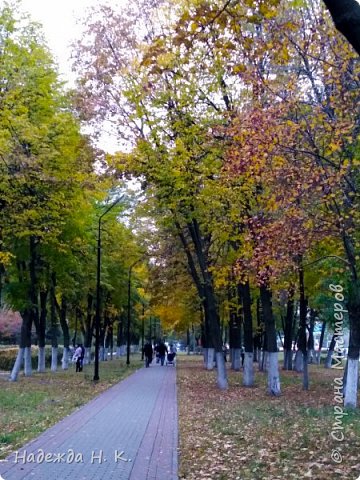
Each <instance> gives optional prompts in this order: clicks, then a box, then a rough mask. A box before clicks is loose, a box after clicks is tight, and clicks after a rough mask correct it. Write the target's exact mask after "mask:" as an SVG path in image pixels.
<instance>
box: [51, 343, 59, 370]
mask: <svg viewBox="0 0 360 480" xmlns="http://www.w3.org/2000/svg"><path fill="white" fill-rule="evenodd" d="M57 359H58V349H57V347H51V371H52V372H56V371H57V367H58V361H57Z"/></svg>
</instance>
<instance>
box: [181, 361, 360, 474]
mask: <svg viewBox="0 0 360 480" xmlns="http://www.w3.org/2000/svg"><path fill="white" fill-rule="evenodd" d="M228 374H229V385H230V386H229V389H228V390H227V391H225V392H224V391H220V390H218V389H217V387H216V379H215V372H207V371H205V370H204V369H203V366H202V359H201V357H198V356H194V357H180V356H179V362H178V402H179V430H180V472H179V478H180V479H182V480H185V479H186V480H195V479H197V480H198V479H199V480H205V479H211V480H257V479H259V480H260V479H261V480H277V479H279V480H280V479H284V478H287V479H300V478H301V479H302V478H313V479H315V480H323V479H324V480H325V479H327V478H339V479H343V480H355V479H357V478H358V476H359V475H360V458H359V451H360V412H359V410H358V409H357V410H355V411H354V410H349V411H347V412H346V414H347V415H345V416H344V417H342V419H341V427H343V432H344V440H343V441H341V442H339V441H335V440H333V439H332V438H331V432H332V431H333V430H334V422H335V414H334V405H335V402H334V378H335V377H338V376H339V372H338V371H335V370H332V369H324V367H323V366H315V365H310V366H309V374H310V389H309V391H303V390H302V383H301V382H302V377H301V374H298V373H295V372H283V371H282V372H281V377H282V395H281V396H280V397H277V398H274V397H269V396H268V395H267V393H266V374H263V373H259V372H258V373H257V374H256V380H255V386H254V387H253V388H245V387H243V386H242V374H241V373H239V372H238V373H237V372H232V371H228ZM359 400H360V399H359ZM359 404H360V401H359ZM335 449H338V450H339V451H340V453H341V455H342V462H341V463H335V462H334V461H333V460H332V457H331V454H332V451H333V450H335Z"/></svg>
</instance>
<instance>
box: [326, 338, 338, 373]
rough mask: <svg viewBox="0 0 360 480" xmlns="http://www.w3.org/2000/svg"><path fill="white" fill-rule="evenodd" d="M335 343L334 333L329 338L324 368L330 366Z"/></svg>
mask: <svg viewBox="0 0 360 480" xmlns="http://www.w3.org/2000/svg"><path fill="white" fill-rule="evenodd" d="M335 345H336V337H335V335H333V336H332V338H331V342H330V345H329V348H328V351H327V354H326V360H325V365H324V367H325V368H331V364H332V357H333V355H334V350H335Z"/></svg>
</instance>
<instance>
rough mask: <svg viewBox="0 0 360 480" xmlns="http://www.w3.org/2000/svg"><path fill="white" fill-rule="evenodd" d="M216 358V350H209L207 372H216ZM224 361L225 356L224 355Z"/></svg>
mask: <svg viewBox="0 0 360 480" xmlns="http://www.w3.org/2000/svg"><path fill="white" fill-rule="evenodd" d="M214 357H215V348H208V349H207V359H206V360H207V361H206V370H214ZM223 360H224V355H223ZM224 365H225V361H224Z"/></svg>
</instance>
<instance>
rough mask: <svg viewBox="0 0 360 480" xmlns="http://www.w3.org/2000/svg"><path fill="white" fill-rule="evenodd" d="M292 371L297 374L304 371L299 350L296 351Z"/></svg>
mask: <svg viewBox="0 0 360 480" xmlns="http://www.w3.org/2000/svg"><path fill="white" fill-rule="evenodd" d="M294 370H295V372H298V373H300V372H302V371H303V370H304V361H303V355H302V353H301V351H300V350H296V354H295V367H294Z"/></svg>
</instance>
